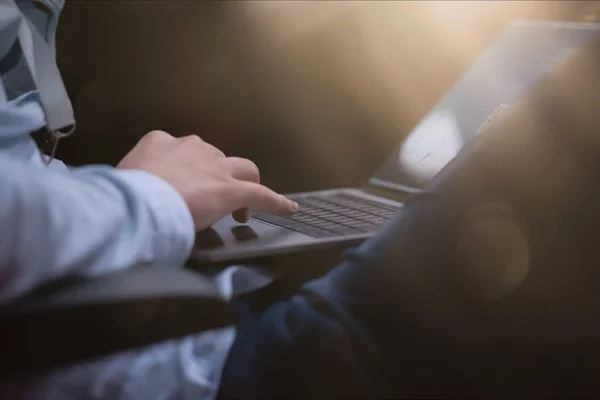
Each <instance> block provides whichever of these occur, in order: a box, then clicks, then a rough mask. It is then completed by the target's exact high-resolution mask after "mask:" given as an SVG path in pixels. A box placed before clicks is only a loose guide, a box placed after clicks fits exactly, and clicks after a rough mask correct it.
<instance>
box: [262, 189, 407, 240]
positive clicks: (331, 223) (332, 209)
mask: <svg viewBox="0 0 600 400" xmlns="http://www.w3.org/2000/svg"><path fill="white" fill-rule="evenodd" d="M297 202H298V204H299V205H300V212H299V213H298V214H296V215H293V216H289V217H279V216H273V215H269V214H264V213H258V214H256V215H255V216H254V218H256V219H258V220H261V221H264V222H269V223H272V224H274V225H277V226H281V227H284V228H287V229H291V230H294V231H297V232H301V233H304V234H307V235H310V236H314V237H327V236H339V235H348V234H357V233H367V232H374V231H376V230H377V229H379V226H380V225H382V224H383V223H385V222H387V221H389V220H390V219H391V218H393V217H394V216H395V215H396V213H397V212H398V210H399V209H400V207H396V206H391V205H387V204H379V203H377V202H374V201H370V200H366V199H362V198H357V197H354V196H349V195H345V194H344V195H342V194H340V195H334V196H327V197H304V198H301V199H297Z"/></svg>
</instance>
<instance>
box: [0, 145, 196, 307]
mask: <svg viewBox="0 0 600 400" xmlns="http://www.w3.org/2000/svg"><path fill="white" fill-rule="evenodd" d="M0 193H1V194H0V238H1V240H0V302H4V301H8V300H10V299H14V298H16V297H19V296H21V295H23V294H24V293H26V292H27V291H29V290H31V289H32V288H34V287H35V286H37V285H39V284H40V283H43V282H46V281H49V280H52V279H55V278H58V277H62V276H66V275H79V276H95V275H99V274H103V273H107V272H112V271H116V270H119V269H123V268H127V267H129V266H132V265H139V264H164V265H170V266H179V265H182V264H183V263H184V262H185V260H186V259H187V258H188V256H189V253H190V252H191V248H192V246H193V242H194V224H193V220H192V217H191V215H190V212H189V209H188V207H187V205H186V204H185V202H184V201H183V199H182V198H181V196H180V195H179V193H178V192H177V191H175V189H174V188H173V187H171V186H170V185H169V184H168V183H167V182H165V181H163V180H162V179H160V178H158V177H156V176H154V175H151V174H149V173H146V172H144V171H135V170H127V171H126V170H116V169H114V168H112V167H108V166H90V167H83V168H75V169H71V170H70V171H58V170H52V169H43V168H39V167H36V166H31V165H28V164H26V163H24V162H21V161H20V160H17V159H13V158H11V157H10V156H5V155H0Z"/></svg>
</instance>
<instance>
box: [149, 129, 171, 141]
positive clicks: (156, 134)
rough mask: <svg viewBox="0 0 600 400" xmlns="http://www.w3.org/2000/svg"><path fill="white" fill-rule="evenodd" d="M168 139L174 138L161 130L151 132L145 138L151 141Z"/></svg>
mask: <svg viewBox="0 0 600 400" xmlns="http://www.w3.org/2000/svg"><path fill="white" fill-rule="evenodd" d="M167 138H172V136H171V135H169V134H168V133H167V132H165V131H160V130H155V131H150V132H148V133H147V134H146V135H145V136H144V139H147V140H150V141H157V140H164V139H167Z"/></svg>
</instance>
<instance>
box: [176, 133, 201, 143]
mask: <svg viewBox="0 0 600 400" xmlns="http://www.w3.org/2000/svg"><path fill="white" fill-rule="evenodd" d="M180 140H181V141H182V142H184V143H190V144H193V145H201V144H203V143H204V140H202V139H201V138H200V136H198V135H188V136H183V137H182V138H181V139H180Z"/></svg>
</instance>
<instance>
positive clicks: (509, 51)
mask: <svg viewBox="0 0 600 400" xmlns="http://www.w3.org/2000/svg"><path fill="white" fill-rule="evenodd" d="M598 32H600V24H586V23H561V22H541V21H540V22H537V21H536V22H533V21H532V22H529V21H522V22H514V23H512V24H510V26H509V27H508V28H507V29H506V30H505V31H504V32H503V33H502V34H501V35H500V37H499V38H498V39H497V40H495V41H494V42H493V43H492V44H491V45H490V46H489V47H488V48H487V49H486V50H485V51H484V53H483V54H482V55H481V56H480V57H479V58H478V59H477V61H476V62H475V63H474V64H473V65H472V66H471V67H470V68H469V69H468V70H467V71H466V73H465V74H464V75H463V76H462V77H461V78H460V79H459V80H458V82H457V83H456V84H455V85H454V87H453V88H452V89H451V90H450V91H449V92H448V93H447V95H446V96H445V97H444V98H443V99H442V100H441V101H440V102H439V103H438V104H437V105H436V106H435V107H434V108H433V109H432V110H431V111H430V112H429V113H428V114H427V115H426V116H425V117H424V118H423V119H422V120H421V121H420V122H419V123H418V124H417V126H416V127H415V128H414V129H413V130H412V131H411V132H410V133H409V134H408V135H407V137H406V139H405V140H404V141H403V142H402V143H401V144H400V146H399V147H398V149H397V150H396V152H395V153H394V154H392V156H391V157H390V158H388V160H386V162H385V163H384V164H383V165H382V166H381V167H380V168H379V170H377V172H376V173H375V174H374V175H373V176H372V177H371V179H370V181H369V183H370V184H373V185H377V186H384V187H388V188H391V189H400V190H408V191H414V190H419V189H421V188H422V187H423V186H425V185H426V184H427V183H428V182H429V181H430V180H431V179H432V178H433V177H434V176H435V175H437V173H438V172H439V171H440V170H441V169H442V168H443V167H444V166H445V165H446V164H447V163H448V162H449V161H450V160H452V159H453V158H454V157H455V156H456V154H457V153H458V152H459V150H460V149H461V147H462V146H463V145H464V143H465V142H466V141H468V140H469V139H471V138H473V137H474V136H475V135H478V134H481V133H482V132H484V131H485V130H486V128H487V127H489V126H490V124H492V123H493V122H494V121H497V120H498V119H499V118H502V115H503V113H504V112H505V111H506V110H508V109H509V108H510V106H511V104H513V103H514V102H515V100H516V99H518V98H519V96H521V94H523V93H524V92H525V91H526V90H527V89H528V88H530V87H531V86H533V85H534V84H535V83H536V82H537V81H538V80H539V79H540V78H542V77H543V76H544V75H545V74H546V73H548V72H549V71H550V70H552V69H553V68H555V67H556V66H557V65H558V64H559V63H560V62H561V61H563V60H565V59H566V58H567V57H568V56H569V54H571V52H573V51H576V50H577V49H578V48H581V47H583V45H584V44H585V43H586V42H587V41H588V40H590V39H592V38H593V37H595V36H596V35H597V34H598Z"/></svg>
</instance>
